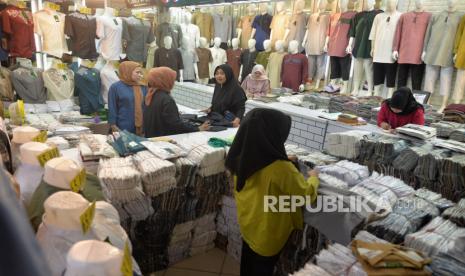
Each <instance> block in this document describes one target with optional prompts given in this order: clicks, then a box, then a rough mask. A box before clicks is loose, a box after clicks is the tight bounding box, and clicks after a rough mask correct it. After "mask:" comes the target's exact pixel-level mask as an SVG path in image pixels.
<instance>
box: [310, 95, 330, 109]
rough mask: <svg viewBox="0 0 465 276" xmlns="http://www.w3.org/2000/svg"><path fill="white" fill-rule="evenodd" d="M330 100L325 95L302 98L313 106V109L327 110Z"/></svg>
mask: <svg viewBox="0 0 465 276" xmlns="http://www.w3.org/2000/svg"><path fill="white" fill-rule="evenodd" d="M330 100H331V97H330V96H329V95H328V94H326V93H311V94H310V95H305V97H304V101H309V102H311V103H314V104H315V109H328V106H329V102H330Z"/></svg>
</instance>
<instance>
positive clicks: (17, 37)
mask: <svg viewBox="0 0 465 276" xmlns="http://www.w3.org/2000/svg"><path fill="white" fill-rule="evenodd" d="M1 16H2V28H3V32H4V33H6V34H8V35H9V39H8V50H9V52H10V56H12V57H22V58H32V54H33V53H34V52H35V51H36V46H35V40H34V22H33V18H32V13H31V12H30V11H28V10H23V9H20V8H18V7H15V6H12V5H9V6H8V7H6V8H5V9H4V10H3V11H2V13H1Z"/></svg>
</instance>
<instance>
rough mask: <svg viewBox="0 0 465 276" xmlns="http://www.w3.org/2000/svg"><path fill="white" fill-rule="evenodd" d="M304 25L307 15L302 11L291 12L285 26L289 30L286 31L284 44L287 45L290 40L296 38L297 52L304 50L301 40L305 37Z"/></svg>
mask: <svg viewBox="0 0 465 276" xmlns="http://www.w3.org/2000/svg"><path fill="white" fill-rule="evenodd" d="M306 26H307V15H306V14H304V13H303V12H301V13H298V14H293V15H292V17H291V19H290V20H289V24H288V25H287V26H286V28H287V29H288V30H289V32H286V33H288V34H287V36H286V44H287V45H289V43H290V42H291V41H293V40H296V41H297V42H298V43H299V53H301V52H303V51H304V50H305V49H304V48H303V47H302V41H303V40H304V37H305V32H306Z"/></svg>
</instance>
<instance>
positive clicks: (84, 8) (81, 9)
mask: <svg viewBox="0 0 465 276" xmlns="http://www.w3.org/2000/svg"><path fill="white" fill-rule="evenodd" d="M79 12H80V13H82V14H89V15H90V14H92V10H91V9H90V8H87V7H82V8H80V9H79Z"/></svg>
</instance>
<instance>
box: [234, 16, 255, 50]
mask: <svg viewBox="0 0 465 276" xmlns="http://www.w3.org/2000/svg"><path fill="white" fill-rule="evenodd" d="M253 20H254V17H253V16H250V15H246V16H243V17H241V19H240V20H239V22H238V23H237V28H238V29H241V30H242V32H241V37H240V38H239V39H240V42H241V44H240V47H239V48H242V49H247V48H248V47H249V46H248V45H249V39H250V36H251V35H252V22H253Z"/></svg>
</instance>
